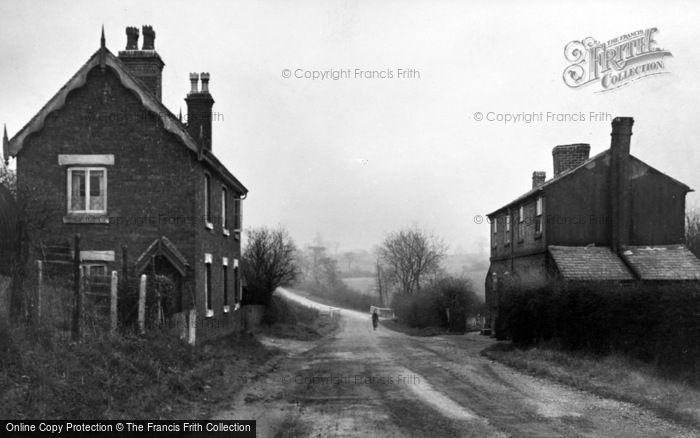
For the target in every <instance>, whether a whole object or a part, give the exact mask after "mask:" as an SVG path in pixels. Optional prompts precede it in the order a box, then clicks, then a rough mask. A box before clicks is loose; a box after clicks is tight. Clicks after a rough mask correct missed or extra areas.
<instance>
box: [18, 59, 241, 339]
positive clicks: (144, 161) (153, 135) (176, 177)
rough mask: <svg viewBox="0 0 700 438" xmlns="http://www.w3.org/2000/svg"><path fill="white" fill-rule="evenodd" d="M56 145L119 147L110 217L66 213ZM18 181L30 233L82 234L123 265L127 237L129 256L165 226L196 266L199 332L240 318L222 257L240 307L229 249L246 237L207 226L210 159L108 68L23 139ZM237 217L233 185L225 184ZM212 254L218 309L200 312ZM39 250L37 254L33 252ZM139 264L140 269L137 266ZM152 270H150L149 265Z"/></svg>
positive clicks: (84, 242)
mask: <svg viewBox="0 0 700 438" xmlns="http://www.w3.org/2000/svg"><path fill="white" fill-rule="evenodd" d="M59 154H113V155H114V165H108V166H104V167H106V168H107V216H108V217H109V223H100V224H92V223H79V224H75V223H64V217H65V216H66V215H67V168H68V167H69V166H59V165H58V155H59ZM17 174H18V181H19V183H20V186H21V187H22V188H21V190H22V191H23V192H24V193H26V194H28V195H29V196H28V200H29V204H28V209H29V216H30V217H32V220H31V221H30V223H31V227H30V233H31V239H32V242H33V243H34V244H36V243H38V242H39V241H43V242H52V241H53V242H55V241H66V242H70V243H72V238H73V235H75V234H78V233H79V234H80V237H81V250H99V251H114V252H115V258H116V262H114V263H108V267H109V269H115V268H116V269H118V268H119V267H120V261H121V246H122V245H127V247H128V254H129V261H130V262H131V264H133V263H134V262H135V261H136V258H137V257H138V256H139V255H140V254H141V253H143V251H145V250H146V248H147V247H148V246H149V245H150V244H151V243H152V242H153V241H154V240H155V239H158V238H160V237H161V236H166V237H167V238H168V239H169V240H170V241H171V242H172V243H173V244H174V245H175V246H176V247H177V249H178V250H179V251H180V252H181V253H182V254H183V255H184V256H185V258H186V259H187V261H188V263H189V264H190V267H191V275H190V276H189V278H187V279H186V280H185V282H184V290H183V307H184V308H188V307H190V306H192V305H195V306H196V308H197V314H198V318H200V319H201V321H199V320H198V327H199V328H201V329H203V330H199V329H198V333H197V337H198V339H202V338H207V337H209V336H210V335H214V334H215V333H218V332H221V331H226V330H230V329H231V328H232V327H233V328H235V327H237V326H238V325H240V322H239V320H240V317H237V316H228V317H227V318H225V319H221V320H219V318H222V317H223V315H222V307H223V297H222V296H221V293H220V292H221V290H222V284H221V282H222V271H221V266H222V264H221V262H222V257H224V256H226V257H229V268H230V271H229V282H230V290H231V309H232V312H233V308H234V301H235V298H234V294H233V292H234V291H233V289H234V288H233V259H235V258H240V241H239V240H236V239H235V238H234V236H233V233H231V236H230V237H225V236H223V234H222V229H221V223H220V222H219V223H216V221H215V223H214V230H206V229H205V228H204V218H203V216H204V213H203V208H204V207H203V202H204V201H203V182H202V179H203V174H204V166H203V165H202V164H201V162H199V161H197V158H196V154H194V153H193V152H191V151H189V150H188V149H186V148H185V147H184V146H183V145H182V144H181V143H180V142H179V141H178V139H176V138H175V137H174V136H173V135H172V134H170V133H169V132H167V131H165V130H164V129H163V128H162V125H161V122H160V119H159V118H158V117H156V116H155V115H153V114H152V113H150V112H148V111H146V110H144V109H143V106H142V105H141V102H140V100H139V98H138V97H137V96H136V95H135V94H133V93H132V92H130V91H129V90H127V89H126V88H125V87H123V86H122V85H121V83H120V81H119V79H118V78H117V76H116V75H115V74H113V73H112V72H111V70H110V69H109V68H107V69H106V71H105V72H104V73H102V72H101V71H100V70H99V68H95V69H94V70H92V71H91V72H90V73H89V75H88V80H87V82H86V84H85V85H84V86H83V87H81V88H80V89H77V90H74V91H73V92H71V93H70V94H69V95H68V97H67V99H66V103H65V105H64V106H63V107H62V108H61V109H60V110H58V111H55V112H53V113H51V114H50V115H49V116H48V117H47V119H46V123H45V125H44V128H43V129H42V130H41V131H39V132H38V133H36V134H34V135H32V136H30V137H29V138H27V139H26V141H25V144H24V147H23V149H22V151H21V152H20V153H19V154H18V156H17ZM220 190H221V181H220V180H219V179H218V178H216V177H215V175H212V192H213V193H212V211H213V213H214V215H215V216H216V217H220V211H221V207H220V206H221V198H220V196H221V192H220ZM229 195H230V196H229V209H228V210H229V213H228V215H229V218H230V222H231V223H232V222H233V202H232V197H231V196H232V195H233V190H229ZM205 252H209V253H211V254H212V256H213V264H212V274H213V276H212V287H213V292H214V293H213V294H212V296H213V302H214V309H215V318H204V315H205V309H204V298H203V297H204V283H203V279H202V277H203V263H204V253H205ZM35 257H36V255H35ZM132 274H138V273H132ZM147 274H148V272H147Z"/></svg>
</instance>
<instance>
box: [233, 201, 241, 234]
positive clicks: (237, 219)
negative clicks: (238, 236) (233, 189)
mask: <svg viewBox="0 0 700 438" xmlns="http://www.w3.org/2000/svg"><path fill="white" fill-rule="evenodd" d="M241 204H242V200H241V199H240V198H235V199H234V200H233V231H234V232H240V231H241V226H242V222H243V219H242V217H241Z"/></svg>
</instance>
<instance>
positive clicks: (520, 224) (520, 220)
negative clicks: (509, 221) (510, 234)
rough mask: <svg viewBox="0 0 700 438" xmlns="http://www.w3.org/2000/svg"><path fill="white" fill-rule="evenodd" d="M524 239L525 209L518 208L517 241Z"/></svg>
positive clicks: (522, 207)
mask: <svg viewBox="0 0 700 438" xmlns="http://www.w3.org/2000/svg"><path fill="white" fill-rule="evenodd" d="M524 237H525V207H524V206H522V205H521V206H520V208H519V209H518V241H519V242H522V241H523V238H524Z"/></svg>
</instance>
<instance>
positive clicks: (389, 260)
mask: <svg viewBox="0 0 700 438" xmlns="http://www.w3.org/2000/svg"><path fill="white" fill-rule="evenodd" d="M446 250H447V246H446V245H445V243H444V242H443V241H442V240H441V239H439V238H437V237H435V236H433V235H431V234H428V233H426V232H425V231H423V230H420V229H418V228H417V227H411V228H406V229H403V230H400V231H396V232H393V233H390V234H389V235H388V236H387V237H386V238H385V239H384V242H383V243H382V245H381V246H380V247H379V252H378V253H379V259H380V260H381V262H382V263H383V264H384V265H386V267H387V268H388V274H389V276H390V278H391V279H392V280H393V281H394V282H395V283H397V284H398V286H399V289H400V291H401V292H403V293H405V294H408V295H413V294H415V293H416V292H418V291H420V289H421V285H422V282H423V281H424V280H425V279H426V277H429V276H431V275H434V274H437V272H438V271H439V270H440V262H441V261H442V259H443V258H444V256H445V252H446Z"/></svg>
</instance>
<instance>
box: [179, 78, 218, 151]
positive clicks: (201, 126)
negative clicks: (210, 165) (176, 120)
mask: <svg viewBox="0 0 700 438" xmlns="http://www.w3.org/2000/svg"><path fill="white" fill-rule="evenodd" d="M209 78H210V75H209V73H201V74H197V73H190V85H191V87H190V88H191V89H190V92H189V93H188V94H187V97H186V98H185V102H187V131H188V132H189V134H190V136H191V137H192V138H193V139H195V140H196V141H197V142H199V144H200V145H201V146H202V147H203V148H204V149H207V150H210V151H211V130H212V129H211V123H212V117H211V108H212V106H214V98H212V97H211V94H209ZM199 79H201V80H202V88H201V90H200V89H199V87H198V84H197V82H198V80H199Z"/></svg>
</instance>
